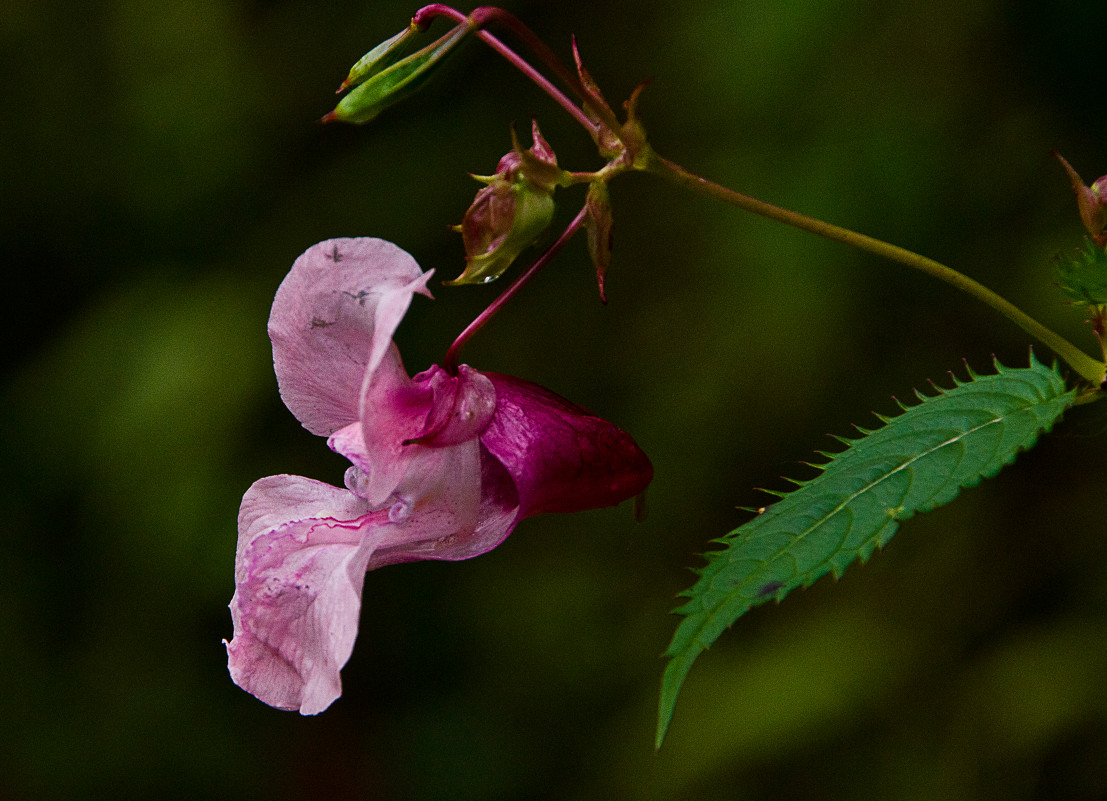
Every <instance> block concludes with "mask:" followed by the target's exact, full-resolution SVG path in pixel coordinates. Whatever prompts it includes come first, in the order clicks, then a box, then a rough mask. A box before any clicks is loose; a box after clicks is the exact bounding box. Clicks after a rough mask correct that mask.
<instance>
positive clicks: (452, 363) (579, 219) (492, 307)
mask: <svg viewBox="0 0 1107 801" xmlns="http://www.w3.org/2000/svg"><path fill="white" fill-rule="evenodd" d="M587 213H588V209H587V207H586V208H583V209H581V210H580V211H579V212H578V213H577V216H576V217H574V218H573V221H572V222H571V223H569V226H568V227H567V228H566V229H565V230H564V231H562V232H561V236H559V237H558V238H557V241H556V242H554V243H553V244H552V245H550V249H549V250H547V251H546V252H545V253H543V254H542V255H541V256H540V257H539V259H538V260H537V261H536V262H535V263H534V264H532V265H531V266H530V267H529V268H528V269H527V271H526V272H525V273H523V274H522V275H520V276H519V277H518V278H516V279H515V283H513V284H512V285H511V286H509V287H508V288H507V289H505V290H504V291H503V292H502V293H501V294H500V296H499V297H498V298H496V299H495V300H494V301H492V303H490V304H489V306H488V308H487V309H485V310H484V311H482V312H481V313H480V314H478V315H477V318H476V319H475V320H473V322H471V323H469V325H468V326H467V327H466V328H465V330H464V331H462V332H461V334H460V335H458V338H457V339H455V340H454V343H453V344H452V345H450V348H449V350H447V351H446V356H445V358H443V359H442V367H443V369H445V370H446V372H448V373H450V374H455V373H457V357H458V355H459V354H460V353H461V349H462V347H463V346H464V345H465V343H466V342H468V341H469V339H470V338H471V337H472V336H473V334H475V333H477V331H479V330H481V329H482V328H483V327H484V324H485V323H487V322H488V321H489V320H490V319H492V315H494V314H495V313H496V312H498V311H499V310H500V309H501V308H502V307H503V305H504V304H505V303H507V302H508V301H509V300H511V299H512V298H513V297H515V295H516V294H517V293H518V292H519V290H520V289H522V288H523V287H524V286H526V285H527V284H528V283H530V279H532V278H534V276H536V275H538V272H539V270H541V269H542V268H543V267H545V266H546V265H547V264H548V263H549V261H550V259H552V258H553V257H554V256H556V255H557V254H558V253H559V252H560V251H561V249H562V248H563V247H565V244H566V243H567V242H568V241H569V240H570V239H572V238H573V235H574V234H575V233H576V232H577V231H579V230H580V227H581V226H582V225H583V224H584V218H585V216H586V215H587Z"/></svg>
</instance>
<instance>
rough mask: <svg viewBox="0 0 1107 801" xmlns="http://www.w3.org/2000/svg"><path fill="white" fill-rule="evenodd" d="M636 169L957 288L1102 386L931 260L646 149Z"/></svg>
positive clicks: (1063, 351) (1046, 338) (1085, 367)
mask: <svg viewBox="0 0 1107 801" xmlns="http://www.w3.org/2000/svg"><path fill="white" fill-rule="evenodd" d="M635 166H636V167H638V168H639V169H642V170H645V171H646V172H650V173H653V174H654V175H658V176H660V177H662V178H665V179H667V180H669V181H672V182H674V183H676V184H679V185H680V186H683V187H686V188H688V189H691V190H692V191H694V192H698V193H699V194H701V195H707V196H708V197H712V198H715V199H716V200H721V201H723V202H724V203H728V204H730V205H732V206H737V207H738V208H740V209H745V210H746V211H751V212H753V213H754V214H758V215H760V216H762V217H767V218H769V219H770V220H776V221H777V222H782V223H784V224H786V225H791V226H793V227H794V228H799V229H801V230H804V231H809V232H810V233H813V234H818V235H819V236H822V237H825V238H827V239H833V240H836V241H838V242H844V243H845V244H847V245H852V246H853V247H855V248H857V249H858V250H864V251H867V252H869V253H874V254H876V255H878V256H883V257H884V258H886V259H889V260H891V261H894V262H898V263H900V264H903V265H905V266H907V267H910V268H912V269H914V270H919V271H921V272H924V273H926V274H927V275H930V276H933V277H934V278H937V279H939V280H940V281H945V282H946V283H947V284H950V285H951V286H954V287H956V288H957V289H960V290H961V291H962V292H966V293H968V294H969V295H971V296H972V297H974V298H976V299H977V300H979V301H981V302H982V303H984V304H986V305H988V306H990V307H991V308H993V309H995V310H996V311H997V312H999V313H1000V314H1002V315H1003V316H1004V317H1006V318H1007V319H1009V320H1011V321H1012V322H1013V323H1015V324H1016V325H1018V326H1019V327H1021V328H1022V329H1023V330H1024V331H1026V332H1027V333H1029V334H1030V335H1031V336H1033V337H1035V338H1036V339H1038V340H1039V341H1040V342H1042V343H1043V344H1045V345H1047V346H1048V347H1049V348H1050V349H1051V350H1053V352H1054V353H1056V354H1057V355H1058V356H1059V357H1061V358H1062V359H1063V360H1064V361H1065V362H1067V363H1068V365H1069V366H1070V367H1071V368H1072V369H1073V370H1075V371H1076V372H1077V373H1078V374H1079V375H1080V376H1081V378H1083V379H1084V380H1086V381H1090V382H1091V383H1092V384H1094V385H1096V386H1099V385H1100V384H1101V383H1102V382H1103V379H1104V365H1103V364H1101V363H1100V362H1098V361H1096V360H1095V359H1093V358H1092V357H1091V356H1088V355H1087V354H1086V353H1084V352H1083V351H1082V350H1080V348H1078V347H1076V346H1075V345H1073V344H1072V343H1071V342H1069V341H1068V340H1067V339H1065V338H1064V337H1062V336H1061V335H1060V334H1057V333H1055V332H1054V331H1051V330H1050V329H1048V328H1046V327H1045V326H1044V325H1042V324H1041V323H1039V322H1038V321H1037V320H1035V319H1034V318H1033V317H1031V316H1030V315H1028V314H1026V312H1024V311H1022V310H1021V309H1019V308H1018V307H1017V306H1015V305H1014V304H1013V303H1011V302H1010V301H1008V300H1006V299H1004V298H1002V297H1000V296H999V295H997V294H996V293H995V292H993V291H992V290H990V289H988V288H987V287H986V286H984V285H983V284H980V283H978V282H976V281H974V280H973V279H971V278H969V277H968V276H966V275H963V274H962V273H959V272H958V271H957V270H954V269H953V268H951V267H947V266H945V265H944V264H941V263H939V262H937V261H934V260H933V259H928V258H926V257H925V256H920V255H919V254H917V253H913V252H911V251H909V250H906V249H904V248H901V247H897V246H896V245H890V244H888V243H887V242H882V241H881V240H879V239H874V238H873V237H870V236H865V235H864V234H859V233H856V232H854V231H850V230H849V229H848V228H840V227H838V226H837V225H831V224H830V223H826V222H823V221H822V220H816V219H813V218H811V217H807V216H806V215H803V214H800V213H798V212H795V211H790V210H788V209H784V208H781V207H780V206H774V205H773V204H771V203H766V202H764V201H762V200H758V199H757V198H754V197H750V196H749V195H744V194H742V193H741V192H735V191H734V190H733V189H728V188H726V187H725V186H722V185H720V184H717V183H715V182H713V181H709V180H707V179H706V178H701V177H700V176H698V175H695V174H693V173H690V172H688V171H687V170H685V169H684V168H683V167H680V166H679V165H677V164H674V163H673V162H671V161H669V160H668V159H665V158H662V157H661V156H659V155H657V153H655V152H653V150H652V149H648V148H647V149H646V150H644V151H643V152H641V153H639V155H638V158H637V159H636V160H635Z"/></svg>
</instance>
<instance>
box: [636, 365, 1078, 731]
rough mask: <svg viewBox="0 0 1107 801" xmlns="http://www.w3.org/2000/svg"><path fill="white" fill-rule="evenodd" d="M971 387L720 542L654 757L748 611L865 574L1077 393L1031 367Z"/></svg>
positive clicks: (945, 393)
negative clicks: (898, 536) (700, 666)
mask: <svg viewBox="0 0 1107 801" xmlns="http://www.w3.org/2000/svg"><path fill="white" fill-rule="evenodd" d="M996 370H997V372H996V374H995V375H989V376H977V375H975V374H972V373H971V371H970V376H969V380H968V381H966V382H961V381H958V380H956V379H955V381H956V384H955V386H954V387H953V388H952V389H948V390H945V389H939V390H938V392H939V394H938V395H936V396H934V397H924V396H921V395H920V396H919V397H920V399H921V402H920V403H919V404H918V405H916V406H912V407H910V408H906V409H905V410H904V412H903V413H902V414H900V415H899V416H897V417H894V418H891V419H889V420H886V421H885V423H886V424H885V425H884V426H883V427H882V428H879V429H877V430H875V431H865V430H863V429H861V432H862V434H863V436H862V437H860V438H858V439H855V440H846V443H847V444H848V447H847V449H846V450H844V451H842V452H841V453H838V454H835V455H834V456H832V457H831V458H830V461H829V462H828V463H826V464H824V465H821V467H822V468H823V469H822V472H821V473H820V474H819V475H818V476H816V477H815V478H814V479H812V480H810V481H807V482H800V487H799V489H797V490H795V491H793V492H791V493H789V494H785V495H782V496H781V500H779V501H777V502H776V503H775V504H773V505H772V506H770V507H768V508H767V509H766V510H764V511H763V512H762V513H761V514H759V515H758V516H757V517H755V518H753V519H752V520H750V521H749V522H748V523H746V524H744V525H742V526H740V527H739V528H737V529H736V530H734V531H732V532H731V533H729V534H727V535H726V536H724V537H722V538H720V539H718V540H716V542H717V543H719V544H720V545H722V546H723V548H722V550H717V551H711V552H709V553H707V554H706V559H707V565H706V566H705V567H704V568H703V569H702V570H700V571H699V576H700V578H699V580H698V581H697V582H696V584H695V585H694V586H693V587H692V588H691V589H689V590H686V591H685V592H683V593H682V595H683V596H684V597H686V598H687V599H688V601H687V603H685V604H684V605H683V606H681V607H680V608H679V609H677V610H676V613H677V614H680V615H683V616H684V619H683V620H682V621H681V622H680V625H679V626H678V627H677V630H676V633H675V634H674V635H673V640H672V643H670V645H669V648H668V650H667V651H666V652H665V655H666V656H667V657H669V663H668V664H667V665H666V667H665V674H664V677H663V678H662V682H661V700H660V707H659V716H658V727H657V747H659V748H660V746H661V741H662V740H663V739H664V737H665V731H666V730H667V728H668V725H669V721H670V719H671V718H672V714H673V707H674V705H675V704H676V699H677V695H678V693H679V692H680V687H681V685H682V684H683V683H684V679H685V677H686V676H687V675H688V671H689V670H690V669H691V667H692V663H693V662H694V661H695V659H696V657H697V656H699V654H700V653H701V652H702V651H703V650H704V649H706V648H707V647H709V646H710V645H711V644H712V643H714V642H715V640H716V639H718V637H719V635H720V634H722V633H723V631H724V630H725V629H727V628H728V627H730V626H731V625H732V624H733V623H734V621H735V620H737V619H738V618H739V617H740V616H741V615H743V614H745V613H746V612H747V611H749V610H750V609H752V608H753V607H755V606H758V605H760V604H763V603H765V602H766V601H769V600H777V601H779V600H781V599H782V598H784V596H786V595H787V594H788V593H789V592H791V591H792V590H794V589H796V588H797V587H808V586H810V585H811V584H812V583H814V582H815V581H816V580H817V579H818V578H820V577H821V576H823V575H825V574H826V573H828V572H830V573H833V574H834V576H835V577H838V576H841V575H842V573H843V571H845V569H846V567H847V566H848V565H849V564H850V563H852V562H854V561H856V560H860V561H862V562H864V561H865V560H866V559H868V558H869V556H871V555H872V553H873V551H874V550H875V549H876V548H879V547H883V546H884V545H885V544H886V543H887V542H888V541H889V540H890V539H891V538H892V535H893V534H894V533H895V531H896V529H897V528H898V527H899V521H901V520H906V519H907V518H909V517H911V516H912V515H914V514H915V513H916V512H926V511H930V510H931V509H934V508H936V507H938V506H941V505H943V504H945V503H948V502H949V501H951V500H953V499H954V498H955V497H956V496H957V494H958V493H959V492H960V491H961V489H962V488H963V487H970V486H974V485H975V484H977V483H979V482H980V480H981V479H983V478H987V477H990V476H992V475H994V474H995V473H997V472H998V471H999V470H1000V468H1002V467H1003V466H1004V465H1006V464H1008V463H1009V462H1011V461H1012V460H1013V459H1014V458H1015V455H1016V454H1017V453H1018V452H1019V451H1021V450H1024V449H1026V448H1029V447H1030V446H1032V445H1033V444H1034V442H1035V441H1036V440H1037V438H1038V434H1039V433H1041V432H1042V431H1048V430H1049V428H1050V427H1051V426H1052V425H1053V424H1054V423H1055V422H1056V421H1057V420H1058V419H1059V418H1060V417H1061V414H1062V413H1063V412H1064V410H1065V409H1066V408H1067V407H1068V406H1069V405H1070V404H1071V403H1072V401H1073V399H1074V397H1075V391H1066V390H1065V384H1064V380H1063V379H1062V378H1061V376H1060V375H1059V374H1058V373H1057V372H1056V370H1054V369H1049V368H1047V367H1044V366H1043V365H1042V364H1040V363H1039V362H1038V361H1037V360H1035V359H1034V358H1033V356H1032V357H1031V362H1030V366H1029V367H1026V368H1005V367H1003V366H1002V365H1000V364H999V363H998V362H997V363H996Z"/></svg>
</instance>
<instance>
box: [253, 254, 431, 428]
mask: <svg viewBox="0 0 1107 801" xmlns="http://www.w3.org/2000/svg"><path fill="white" fill-rule="evenodd" d="M428 277H429V275H428V274H426V273H423V272H422V270H420V269H419V265H418V264H416V262H415V260H414V259H413V258H412V257H411V256H410V255H408V254H407V253H406V252H404V251H403V250H401V249H400V248H398V247H396V246H395V245H393V244H392V243H391V242H385V241H384V240H381V239H373V238H370V237H360V238H355V239H329V240H327V241H325V242H320V243H318V244H317V245H313V246H312V247H311V248H309V249H308V250H307V251H306V252H305V253H304V254H303V255H301V256H300V257H299V258H298V259H296V262H295V263H294V264H293V265H292V269H291V271H290V272H289V273H288V275H287V276H286V277H285V279H284V281H283V282H282V283H281V286H280V288H279V289H278V290H277V295H276V297H275V298H274V300H273V310H272V312H271V314H270V317H269V336H270V338H271V339H272V341H273V362H274V368H275V370H276V373H277V382H278V384H279V386H280V391H281V397H282V398H283V399H284V402H285V404H286V405H287V406H288V408H289V409H290V410H291V411H292V413H293V414H294V415H296V417H297V418H298V419H299V420H300V422H301V423H303V425H304V427H305V428H307V429H308V430H309V431H311V432H312V433H314V434H321V435H324V436H326V435H329V434H331V433H333V432H335V431H337V430H338V429H340V428H342V427H343V426H346V425H349V424H350V423H352V422H354V421H355V420H357V419H358V400H359V398H360V396H361V389H362V385H363V383H364V380H365V376H366V371H367V370H370V368H373V367H375V365H376V363H377V362H379V361H380V360H381V359H383V358H384V354H385V352H386V351H387V350H388V345H389V342H390V341H391V338H392V334H393V333H394V331H395V329H396V326H397V325H399V322H400V319H401V318H402V317H403V315H404V312H405V311H406V310H407V308H408V305H409V304H410V302H411V297H412V294H413V293H415V292H420V293H422V294H426V295H429V294H430V293H429V291H428V290H427V288H426V281H427V278H428Z"/></svg>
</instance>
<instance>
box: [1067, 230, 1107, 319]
mask: <svg viewBox="0 0 1107 801" xmlns="http://www.w3.org/2000/svg"><path fill="white" fill-rule="evenodd" d="M1057 283H1058V285H1059V286H1060V287H1061V291H1062V292H1064V293H1065V294H1066V295H1067V296H1068V297H1070V298H1071V299H1072V300H1074V301H1076V302H1077V303H1085V304H1088V305H1090V306H1097V305H1100V304H1103V303H1107V248H1104V247H1102V246H1100V245H1097V244H1095V243H1094V242H1092V241H1091V240H1090V239H1088V238H1085V239H1084V251H1083V252H1082V253H1080V254H1079V256H1078V257H1077V258H1073V259H1071V260H1070V261H1068V262H1061V263H1060V264H1059V265H1058V267H1057Z"/></svg>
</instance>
